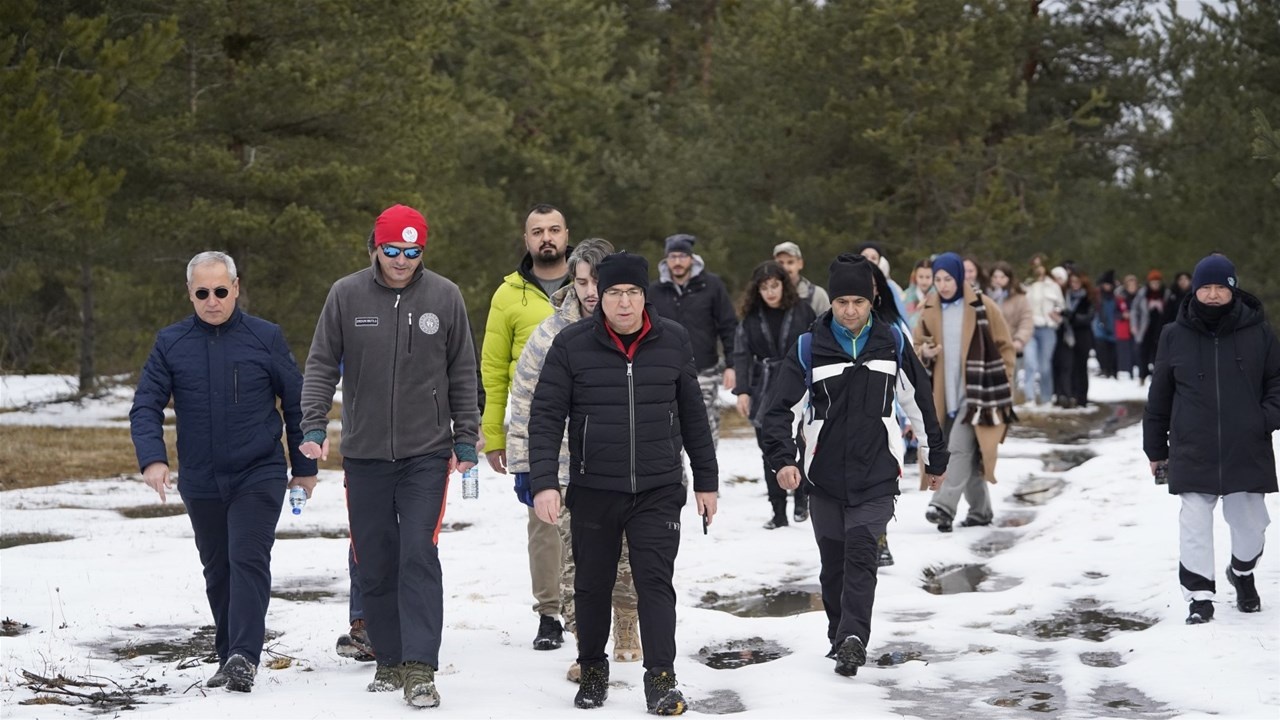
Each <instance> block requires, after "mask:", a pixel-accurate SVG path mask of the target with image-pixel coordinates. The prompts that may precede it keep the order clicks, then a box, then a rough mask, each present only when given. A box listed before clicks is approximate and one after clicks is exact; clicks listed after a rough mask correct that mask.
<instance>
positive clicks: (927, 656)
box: [867, 641, 959, 668]
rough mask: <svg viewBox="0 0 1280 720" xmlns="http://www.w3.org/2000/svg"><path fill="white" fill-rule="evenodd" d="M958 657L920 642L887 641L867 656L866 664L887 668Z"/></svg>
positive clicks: (953, 653)
mask: <svg viewBox="0 0 1280 720" xmlns="http://www.w3.org/2000/svg"><path fill="white" fill-rule="evenodd" d="M957 657H959V653H956V652H945V653H944V652H940V651H938V650H937V649H936V648H934V647H932V646H930V645H926V644H924V643H920V642H911V641H906V642H888V643H884V644H883V645H879V646H878V647H876V648H875V651H874V652H872V653H870V654H869V655H868V656H867V664H868V665H874V666H876V667H882V668H888V667H896V666H898V665H906V664H907V663H909V662H922V663H924V664H926V665H928V664H929V663H931V662H942V661H947V660H954V659H956V658H957Z"/></svg>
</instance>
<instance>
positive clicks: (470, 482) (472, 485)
mask: <svg viewBox="0 0 1280 720" xmlns="http://www.w3.org/2000/svg"><path fill="white" fill-rule="evenodd" d="M462 497H463V499H464V500H475V499H476V498H478V497H480V468H479V466H476V465H472V466H471V469H470V470H467V471H466V472H464V473H462Z"/></svg>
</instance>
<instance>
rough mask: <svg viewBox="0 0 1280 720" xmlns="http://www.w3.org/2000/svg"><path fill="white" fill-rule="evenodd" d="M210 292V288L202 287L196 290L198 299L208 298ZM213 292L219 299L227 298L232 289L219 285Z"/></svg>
mask: <svg viewBox="0 0 1280 720" xmlns="http://www.w3.org/2000/svg"><path fill="white" fill-rule="evenodd" d="M209 292H210V290H209V288H200V289H199V290H196V293H195V294H196V299H197V300H208V299H209ZM212 292H213V296H214V297H216V298H218V299H219V300H225V299H226V298H227V296H228V295H230V294H231V289H230V288H226V287H217V288H214V289H213V291H212Z"/></svg>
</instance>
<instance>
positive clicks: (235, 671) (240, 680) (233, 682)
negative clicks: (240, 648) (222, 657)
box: [222, 653, 258, 693]
mask: <svg viewBox="0 0 1280 720" xmlns="http://www.w3.org/2000/svg"><path fill="white" fill-rule="evenodd" d="M222 674H223V675H226V676H227V689H228V690H230V691H231V692H242V693H247V692H249V691H251V690H253V676H254V675H257V674H258V667H257V666H256V665H254V664H253V663H251V662H249V658H247V657H245V656H243V655H241V654H240V653H233V654H232V655H231V657H229V658H227V663H226V664H225V665H223V666H222Z"/></svg>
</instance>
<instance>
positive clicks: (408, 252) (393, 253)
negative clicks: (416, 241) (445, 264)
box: [382, 245, 422, 260]
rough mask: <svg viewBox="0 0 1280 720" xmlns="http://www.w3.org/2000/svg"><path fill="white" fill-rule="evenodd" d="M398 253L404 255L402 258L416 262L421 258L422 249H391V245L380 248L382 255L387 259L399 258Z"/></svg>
mask: <svg viewBox="0 0 1280 720" xmlns="http://www.w3.org/2000/svg"><path fill="white" fill-rule="evenodd" d="M400 253H404V256H405V257H406V258H408V259H410V260H417V259H418V258H420V257H422V248H420V247H411V248H398V247H392V246H391V245H383V246H382V254H383V255H386V256H387V257H389V258H393V257H400Z"/></svg>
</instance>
